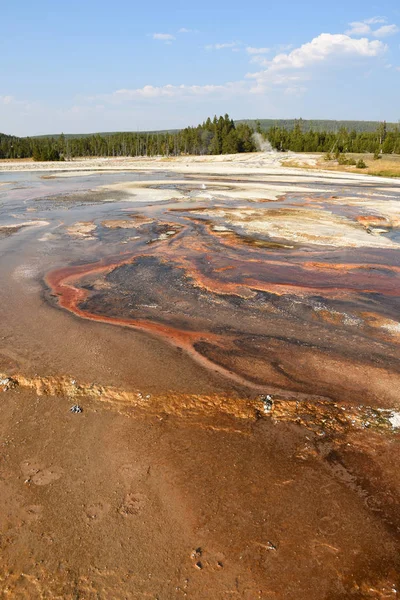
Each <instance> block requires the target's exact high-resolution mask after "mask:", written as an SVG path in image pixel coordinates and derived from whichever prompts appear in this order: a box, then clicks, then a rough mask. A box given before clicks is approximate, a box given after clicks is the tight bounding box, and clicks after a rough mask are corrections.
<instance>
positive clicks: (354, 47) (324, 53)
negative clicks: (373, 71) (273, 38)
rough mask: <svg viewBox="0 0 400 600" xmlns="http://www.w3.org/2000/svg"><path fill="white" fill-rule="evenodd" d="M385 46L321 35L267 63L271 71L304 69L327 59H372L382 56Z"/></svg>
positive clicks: (335, 35) (375, 41)
mask: <svg viewBox="0 0 400 600" xmlns="http://www.w3.org/2000/svg"><path fill="white" fill-rule="evenodd" d="M385 50H386V46H385V45H384V44H383V43H382V42H380V41H379V40H374V41H370V40H368V39H367V38H361V39H354V38H351V37H349V36H348V35H344V34H332V33H321V34H320V35H319V36H318V37H316V38H314V39H313V40H311V42H308V43H306V44H303V45H302V46H300V48H296V49H295V50H292V52H290V53H289V54H277V55H276V56H275V57H274V58H273V59H272V61H270V63H269V69H270V70H271V71H280V70H282V69H304V68H306V67H309V66H312V65H314V64H317V63H321V62H323V61H326V60H327V59H329V58H345V57H349V58H352V57H353V58H357V57H364V58H365V57H374V56H378V55H379V54H383V52H384V51H385Z"/></svg>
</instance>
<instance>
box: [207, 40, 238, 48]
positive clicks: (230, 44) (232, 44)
mask: <svg viewBox="0 0 400 600" xmlns="http://www.w3.org/2000/svg"><path fill="white" fill-rule="evenodd" d="M237 46H239V42H225V43H224V44H208V46H206V50H225V48H231V49H233V48H237Z"/></svg>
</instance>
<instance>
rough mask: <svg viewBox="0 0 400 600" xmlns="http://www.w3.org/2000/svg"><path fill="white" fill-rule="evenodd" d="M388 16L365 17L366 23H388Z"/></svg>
mask: <svg viewBox="0 0 400 600" xmlns="http://www.w3.org/2000/svg"><path fill="white" fill-rule="evenodd" d="M386 22H387V18H386V17H371V18H370V19H365V21H364V23H368V25H376V23H386Z"/></svg>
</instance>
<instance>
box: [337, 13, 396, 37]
mask: <svg viewBox="0 0 400 600" xmlns="http://www.w3.org/2000/svg"><path fill="white" fill-rule="evenodd" d="M386 23H387V18H386V17H371V18H370V19H364V21H353V22H352V23H349V25H350V27H349V29H347V31H346V34H347V35H367V36H373V37H376V38H384V37H389V36H390V35H394V34H396V33H398V32H399V31H400V30H399V28H398V27H397V25H395V24H392V25H386ZM371 25H381V27H378V29H373V28H372V27H371Z"/></svg>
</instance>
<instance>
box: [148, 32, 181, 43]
mask: <svg viewBox="0 0 400 600" xmlns="http://www.w3.org/2000/svg"><path fill="white" fill-rule="evenodd" d="M152 37H153V40H160V41H161V42H166V43H167V44H170V43H171V42H172V41H173V40H175V39H176V38H175V36H174V35H172V34H171V33H153V36H152Z"/></svg>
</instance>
